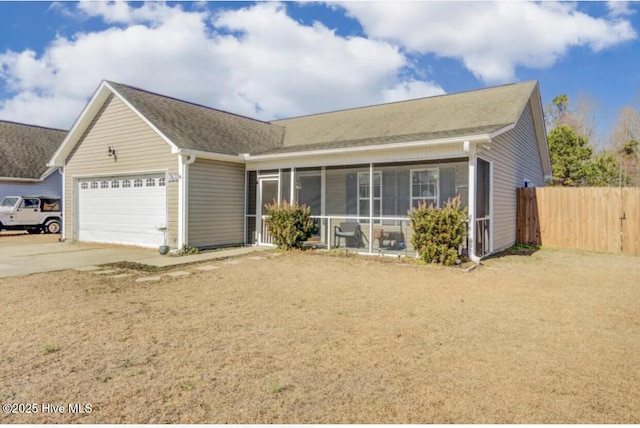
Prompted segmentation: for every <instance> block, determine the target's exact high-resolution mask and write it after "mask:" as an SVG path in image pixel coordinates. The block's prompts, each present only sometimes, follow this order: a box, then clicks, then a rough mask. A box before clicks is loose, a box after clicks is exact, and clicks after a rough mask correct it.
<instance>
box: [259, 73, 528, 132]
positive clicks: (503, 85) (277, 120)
mask: <svg viewBox="0 0 640 428" xmlns="http://www.w3.org/2000/svg"><path fill="white" fill-rule="evenodd" d="M534 82H535V83H537V80H527V81H524V82H512V83H505V84H502V85H496V86H489V87H486V88H477V89H468V90H466V91H460V92H452V93H450V94H440V95H431V96H426V97H419V98H411V99H408V100H401V101H390V102H386V103H378V104H370V105H365V106H358V107H348V108H343V109H338V110H331V111H324V112H320V113H309V114H303V115H301V116H292V117H286V118H282V119H274V120H272V121H271V122H269V123H271V124H273V125H279V124H278V123H274V122H279V121H285V120H289V119H300V118H303V117H312V116H321V115H325V114H332V113H338V112H345V111H352V110H360V109H366V108H372V107H381V106H388V105H393V104H402V103H410V102H414V101H420V100H425V99H434V98H441V97H450V96H454V95H461V94H468V93H470V92H480V91H489V90H492V89H498V88H504V87H507V86H516V85H524V84H527V83H534Z"/></svg>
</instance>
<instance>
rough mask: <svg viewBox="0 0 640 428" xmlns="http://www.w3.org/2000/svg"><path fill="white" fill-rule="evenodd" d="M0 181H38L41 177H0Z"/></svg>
mask: <svg viewBox="0 0 640 428" xmlns="http://www.w3.org/2000/svg"><path fill="white" fill-rule="evenodd" d="M0 181H12V182H16V183H20V182H22V183H40V182H41V181H42V179H41V178H17V177H0Z"/></svg>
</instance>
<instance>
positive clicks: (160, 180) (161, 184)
mask: <svg viewBox="0 0 640 428" xmlns="http://www.w3.org/2000/svg"><path fill="white" fill-rule="evenodd" d="M158 187H164V177H161V178H158Z"/></svg>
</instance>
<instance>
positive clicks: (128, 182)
mask: <svg viewBox="0 0 640 428" xmlns="http://www.w3.org/2000/svg"><path fill="white" fill-rule="evenodd" d="M125 187H131V181H129V180H122V188H125Z"/></svg>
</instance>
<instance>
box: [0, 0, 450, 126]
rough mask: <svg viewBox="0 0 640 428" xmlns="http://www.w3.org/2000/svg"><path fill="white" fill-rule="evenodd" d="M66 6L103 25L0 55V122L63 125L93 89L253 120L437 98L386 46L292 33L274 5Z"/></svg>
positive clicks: (293, 27)
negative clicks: (1, 95) (119, 89)
mask: <svg viewBox="0 0 640 428" xmlns="http://www.w3.org/2000/svg"><path fill="white" fill-rule="evenodd" d="M77 8H78V10H79V13H81V14H84V15H85V16H90V17H98V18H100V19H102V20H103V21H105V22H107V23H110V24H112V25H111V26H110V28H108V29H106V30H104V31H95V32H86V33H78V34H75V35H73V36H72V37H69V38H66V37H58V38H57V39H56V40H54V41H52V43H51V44H50V45H49V46H48V47H47V48H46V49H45V51H44V52H43V53H42V54H41V55H36V54H35V53H34V52H32V51H28V50H27V51H23V52H10V51H9V52H5V53H4V54H0V84H1V82H2V80H4V82H5V84H6V86H7V87H8V88H9V89H10V90H11V91H12V92H13V93H14V94H15V95H14V96H13V97H12V98H10V99H6V100H4V101H2V100H0V117H2V118H6V119H11V120H17V121H24V122H28V123H38V124H43V125H51V126H58V127H68V126H70V125H71V123H72V122H73V120H75V118H76V117H77V115H78V114H79V113H80V110H81V108H82V107H83V106H84V105H85V103H86V101H87V99H88V97H89V96H90V95H91V94H92V92H93V91H94V90H95V88H96V87H97V86H98V83H99V82H100V81H101V80H102V79H108V80H113V81H117V82H122V83H126V84H130V85H134V86H139V87H142V88H145V89H148V90H151V91H156V92H160V93H163V94H167V95H171V96H174V97H177V98H182V99H186V100H189V101H193V102H198V103H202V104H205V105H209V106H213V107H218V108H222V109H225V110H228V111H231V112H235V113H239V114H245V115H248V116H251V117H259V118H263V119H269V118H274V117H287V116H295V115H301V114H306V113H311V112H316V111H326V110H331V109H338V108H344V107H351V106H357V105H366V104H373V103H379V102H384V101H387V100H395V99H399V98H401V97H405V96H406V97H413V96H426V95H434V94H440V93H442V92H443V90H442V88H440V87H439V86H438V85H437V84H434V83H431V82H428V81H426V80H425V81H419V80H412V79H411V78H405V77H402V76H404V75H406V73H405V72H406V69H407V68H408V67H410V64H409V61H408V60H407V58H406V56H405V55H404V54H403V53H402V52H401V51H400V50H399V48H398V47H396V46H394V45H392V44H390V43H389V42H386V41H377V40H368V39H366V38H361V37H347V38H345V37H341V36H339V35H336V34H335V32H334V31H332V30H330V29H328V28H326V27H325V26H323V25H322V24H319V23H315V24H314V25H312V26H305V25H302V24H301V23H299V22H296V21H295V20H293V19H291V18H290V17H289V16H288V15H287V13H286V9H285V6H283V5H282V4H278V3H260V4H257V5H254V6H250V7H247V8H243V9H240V10H225V11H222V12H219V13H218V14H217V15H215V16H212V15H211V14H210V13H209V12H206V11H203V10H201V9H198V11H197V12H187V11H185V10H183V8H182V7H181V6H180V5H178V6H173V7H171V6H168V5H166V4H163V3H145V4H144V5H142V6H140V7H132V6H131V5H129V4H126V3H122V2H116V3H113V2H112V3H104V2H87V3H80V4H79V5H78V6H77ZM76 13H78V12H77V11H76Z"/></svg>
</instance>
